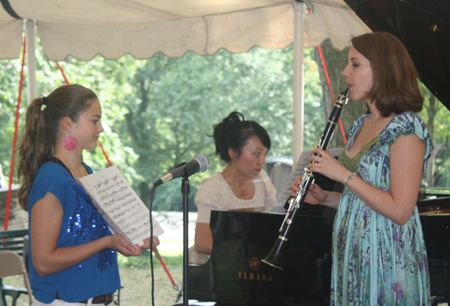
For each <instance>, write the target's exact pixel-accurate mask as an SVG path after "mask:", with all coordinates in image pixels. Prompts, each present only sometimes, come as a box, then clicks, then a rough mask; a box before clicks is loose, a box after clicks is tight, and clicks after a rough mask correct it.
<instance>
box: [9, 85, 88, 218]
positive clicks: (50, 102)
mask: <svg viewBox="0 0 450 306" xmlns="http://www.w3.org/2000/svg"><path fill="white" fill-rule="evenodd" d="M94 99H97V96H96V95H95V93H94V92H93V91H92V90H90V89H87V88H85V87H83V86H81V85H64V86H61V87H58V88H57V89H55V90H54V91H53V92H52V93H51V94H50V95H48V96H47V97H44V98H37V99H35V100H33V102H31V104H30V105H29V106H28V109H27V114H26V121H25V131H24V136H23V138H22V141H21V143H20V145H19V148H18V150H19V165H18V176H19V181H20V183H21V185H20V188H19V192H18V198H19V204H20V206H21V207H22V208H23V209H24V210H28V197H29V196H30V191H31V186H32V185H33V182H34V179H35V177H36V174H37V172H38V170H39V168H40V167H41V165H42V164H43V163H44V162H45V161H46V160H47V159H49V158H50V157H51V156H52V155H53V153H54V149H55V143H56V138H57V135H58V132H59V125H60V122H61V120H62V119H63V118H64V117H70V118H71V119H72V120H73V121H75V122H76V121H77V120H78V118H79V117H80V115H81V114H82V113H83V112H85V111H86V110H87V109H88V108H89V106H90V105H91V102H92V101H93V100H94Z"/></svg>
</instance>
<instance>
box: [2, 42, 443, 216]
mask: <svg viewBox="0 0 450 306" xmlns="http://www.w3.org/2000/svg"><path fill="white" fill-rule="evenodd" d="M322 49H323V53H324V57H325V61H326V64H327V68H328V72H329V73H330V76H331V79H332V86H333V87H334V95H335V97H337V95H338V94H339V92H340V91H341V90H342V89H343V86H345V84H344V85H342V77H341V75H340V73H341V71H342V69H343V67H345V65H346V61H347V56H346V53H347V51H346V50H344V51H336V50H334V49H333V48H332V46H331V44H330V43H329V42H326V43H324V44H323V46H322ZM37 50H38V52H37V54H36V58H37V81H38V95H46V94H48V93H50V92H51V91H52V90H53V89H54V88H56V87H57V86H59V85H62V84H64V79H63V77H62V75H61V73H60V72H59V70H58V68H57V66H56V63H54V62H49V61H47V60H46V59H45V56H44V54H43V52H42V50H41V48H40V45H39V42H37ZM292 61H293V48H292V46H289V47H287V48H285V49H283V50H265V49H261V48H257V47H255V48H253V49H252V50H250V51H249V52H246V53H241V54H231V53H229V52H227V51H225V50H219V51H218V52H217V53H216V54H215V55H213V56H206V57H202V56H198V55H197V54H195V53H192V52H188V53H186V54H185V56H183V57H182V58H177V59H170V58H167V57H166V56H165V55H163V54H157V55H155V56H154V57H153V58H151V59H147V60H135V59H134V58H132V57H131V56H129V55H125V56H123V57H122V58H120V59H119V60H115V61H110V60H105V59H104V58H103V57H102V56H96V57H95V58H94V59H92V60H91V61H87V62H85V61H77V60H76V59H73V58H68V59H67V60H66V61H65V62H60V65H61V66H62V68H63V69H64V72H65V74H66V76H67V78H68V80H69V82H70V83H72V84H75V83H76V84H81V85H84V86H86V87H88V88H91V89H93V90H94V91H95V92H96V93H97V94H98V96H99V99H100V102H101V103H102V106H103V117H102V122H103V126H104V129H105V133H103V134H102V136H101V137H100V138H101V139H100V142H101V143H102V145H103V147H104V149H105V151H106V152H107V154H108V156H109V159H110V160H111V162H112V164H114V165H117V166H118V167H119V168H120V169H121V171H122V172H123V173H124V175H125V177H126V178H127V180H128V181H129V182H130V183H131V184H132V186H133V187H134V188H135V190H136V191H137V193H138V194H140V195H141V197H142V198H143V200H144V202H146V203H147V202H148V197H149V188H150V187H151V186H152V183H153V182H155V181H156V180H157V179H158V178H159V177H161V176H162V175H164V174H165V173H166V172H168V171H170V170H171V169H173V168H174V167H176V166H177V165H178V164H179V163H181V162H184V161H189V160H190V158H192V157H193V156H194V155H195V154H198V153H201V154H205V155H207V156H208V157H209V158H210V161H211V166H210V168H209V169H208V170H207V171H206V172H205V173H201V174H196V175H193V176H191V178H190V182H191V196H190V199H189V200H190V204H191V208H192V209H193V207H194V197H195V193H196V190H197V188H198V186H199V184H200V182H201V180H202V179H204V178H206V177H209V176H211V175H212V174H213V173H214V172H216V171H221V170H222V169H223V167H224V166H225V165H224V164H223V163H221V162H220V160H219V158H218V157H217V156H215V148H214V142H213V139H212V138H211V137H210V135H211V134H212V131H213V125H214V124H217V123H218V122H220V121H221V120H222V118H224V117H225V116H227V115H228V114H229V113H230V112H231V111H235V110H236V111H239V112H241V113H243V114H244V116H245V118H246V119H249V120H255V121H258V122H259V123H260V124H261V125H263V126H264V127H265V128H266V129H267V130H268V132H269V134H270V136H271V138H272V149H271V151H270V152H269V156H280V155H287V156H291V155H292V148H291V146H292V100H293V98H292V96H293V93H292V83H293V82H292ZM304 63H305V73H304V79H305V91H304V94H305V120H304V122H305V127H304V133H305V134H304V148H305V150H310V149H312V148H313V147H314V145H315V143H316V142H317V140H318V139H319V138H320V136H321V133H322V131H323V128H324V126H325V122H326V118H327V117H328V113H329V109H330V105H332V104H331V103H332V102H331V98H330V97H329V93H328V92H329V91H328V85H327V82H326V79H325V78H324V69H323V65H322V63H321V61H320V57H319V54H318V52H317V50H315V49H305V60H304ZM0 65H1V68H2V69H1V72H0V79H1V85H0V162H1V164H2V166H3V169H4V172H5V176H7V175H8V173H9V163H10V159H11V144H12V138H13V132H14V117H15V107H16V102H17V91H18V86H19V73H20V61H19V60H13V61H11V60H1V61H0ZM24 88H26V83H25V84H24ZM426 99H427V101H432V100H431V99H432V98H431V96H430V97H426ZM24 101H26V91H24V95H23V98H22V103H23V106H22V108H21V121H20V126H23V118H24V113H25V108H26V103H25V102H24ZM353 104H354V105H356V106H357V107H360V108H361V107H362V109H358V110H356V111H354V112H353V111H349V110H348V109H347V110H345V111H344V114H343V118H344V119H343V124H344V128H345V129H348V127H349V125H350V124H351V123H352V122H353V120H354V119H355V118H356V116H357V115H355V114H356V113H358V115H360V114H361V113H363V112H364V111H365V109H364V106H363V105H364V104H363V103H359V102H357V103H353ZM429 105H430V107H431V102H430V104H429ZM436 105H438V106H439V105H440V103H439V102H438V103H437V104H436ZM349 107H350V106H349V105H348V106H347V108H349ZM427 107H428V106H427ZM427 107H426V108H427ZM445 111H446V110H445V109H443V107H441V108H440V109H439V110H438V111H437V113H436V117H435V118H434V119H429V120H432V121H433V122H435V127H434V133H435V136H434V137H435V138H436V139H439V141H440V142H442V143H445V144H446V146H448V131H447V130H446V129H445V128H444V127H445V125H446V121H445V120H444V119H440V118H445V115H446V114H448V113H446V112H445ZM327 112H328V113H327ZM345 112H347V113H349V115H348V118H346V116H347V115H345ZM424 112H428V113H426V114H432V113H433V111H432V110H429V111H428V110H427V109H425V110H424ZM353 113H355V114H353ZM350 114H351V115H350ZM352 116H353V117H352ZM341 137H342V136H341V135H339V134H336V136H335V137H334V138H335V139H336V138H341ZM336 146H342V145H341V144H339V143H337V144H336ZM447 152H448V150H447ZM447 154H448V153H447ZM83 158H84V160H85V161H86V162H87V163H88V164H90V165H92V167H93V168H94V170H95V171H99V170H101V169H104V168H105V167H107V161H106V159H105V157H104V156H103V154H102V151H101V150H100V149H99V148H97V149H96V150H93V151H89V152H86V154H85V155H84V156H83ZM447 163H448V155H447V156H443V157H442V158H441V159H439V161H438V163H437V164H436V165H437V166H436V167H437V169H436V170H439V171H440V172H439V173H442V174H439V175H435V176H436V179H437V180H439V181H440V182H441V181H442V182H446V181H447V182H448V178H447V177H446V176H445V175H446V174H443V173H444V172H445V169H448V164H447ZM180 186H181V180H177V181H174V182H168V183H166V184H163V185H162V186H160V187H158V189H157V192H156V195H155V201H154V205H153V208H154V209H155V210H181V208H182V196H181V192H180V190H181V188H180Z"/></svg>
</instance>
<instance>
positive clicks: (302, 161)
mask: <svg viewBox="0 0 450 306" xmlns="http://www.w3.org/2000/svg"><path fill="white" fill-rule="evenodd" d="M342 150H344V149H343V148H338V149H330V151H329V153H330V155H331V156H338V155H339V154H341V152H342ZM311 155H312V151H303V152H302V154H300V157H299V158H298V161H297V164H296V165H295V168H294V170H292V172H291V176H290V177H289V184H288V185H287V186H286V188H285V189H284V191H283V193H282V194H281V196H280V198H279V199H278V200H277V202H276V203H275V205H274V206H284V203H286V201H287V200H288V199H289V198H290V196H291V184H292V183H293V182H295V180H296V179H297V177H299V176H303V172H304V171H303V169H305V167H306V164H307V161H308V158H309V157H310V156H311Z"/></svg>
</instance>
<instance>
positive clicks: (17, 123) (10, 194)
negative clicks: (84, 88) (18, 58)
mask: <svg viewBox="0 0 450 306" xmlns="http://www.w3.org/2000/svg"><path fill="white" fill-rule="evenodd" d="M26 36H27V35H26V33H25V35H24V37H23V50H22V68H21V70H20V82H19V96H18V98H17V109H16V122H15V124H14V138H13V146H12V156H11V170H10V172H9V189H8V197H7V198H6V211H5V223H4V224H3V229H4V230H5V231H6V230H8V222H9V210H10V208H11V196H12V183H13V178H14V156H15V153H16V145H17V131H18V129H19V114H20V101H21V100H22V88H23V70H24V67H25V49H26V45H27V43H26Z"/></svg>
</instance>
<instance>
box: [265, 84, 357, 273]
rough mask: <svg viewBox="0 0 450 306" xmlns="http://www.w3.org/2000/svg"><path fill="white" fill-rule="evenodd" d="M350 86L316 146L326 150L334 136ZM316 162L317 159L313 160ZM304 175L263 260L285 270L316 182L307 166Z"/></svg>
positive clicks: (334, 109)
mask: <svg viewBox="0 0 450 306" xmlns="http://www.w3.org/2000/svg"><path fill="white" fill-rule="evenodd" d="M347 95H348V88H347V89H345V90H344V91H343V92H342V93H341V94H340V95H339V98H338V101H337V102H336V104H335V106H334V107H333V110H332V111H331V114H330V117H329V118H328V122H327V125H326V126H325V130H324V131H323V134H322V137H321V138H320V139H319V141H318V142H317V144H316V146H315V148H321V149H322V150H326V149H327V147H328V144H329V142H330V140H331V138H332V137H333V134H334V130H335V128H336V123H337V122H338V120H339V116H340V115H341V111H342V109H343V107H344V105H345V104H347V102H348V97H347ZM313 162H315V161H313ZM303 171H304V173H303V177H302V182H301V183H300V186H299V190H298V191H297V196H296V197H295V198H294V197H292V198H291V201H290V204H289V208H288V210H287V212H286V216H285V217H284V220H283V223H282V224H281V228H280V235H279V236H278V239H277V241H276V242H275V245H274V246H273V248H272V250H271V251H270V253H269V255H267V257H266V258H264V259H262V260H261V261H262V262H264V263H266V264H268V265H270V266H272V267H275V268H278V269H281V270H283V268H282V267H281V259H282V257H283V252H284V249H285V248H286V243H287V242H288V237H289V234H290V229H291V225H292V223H293V221H294V220H295V217H296V216H297V214H298V212H299V208H300V207H301V206H302V204H303V203H304V201H305V198H306V194H307V193H308V190H309V187H310V186H311V184H314V173H313V172H312V171H311V170H309V169H308V168H305V169H304V170H303Z"/></svg>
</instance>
